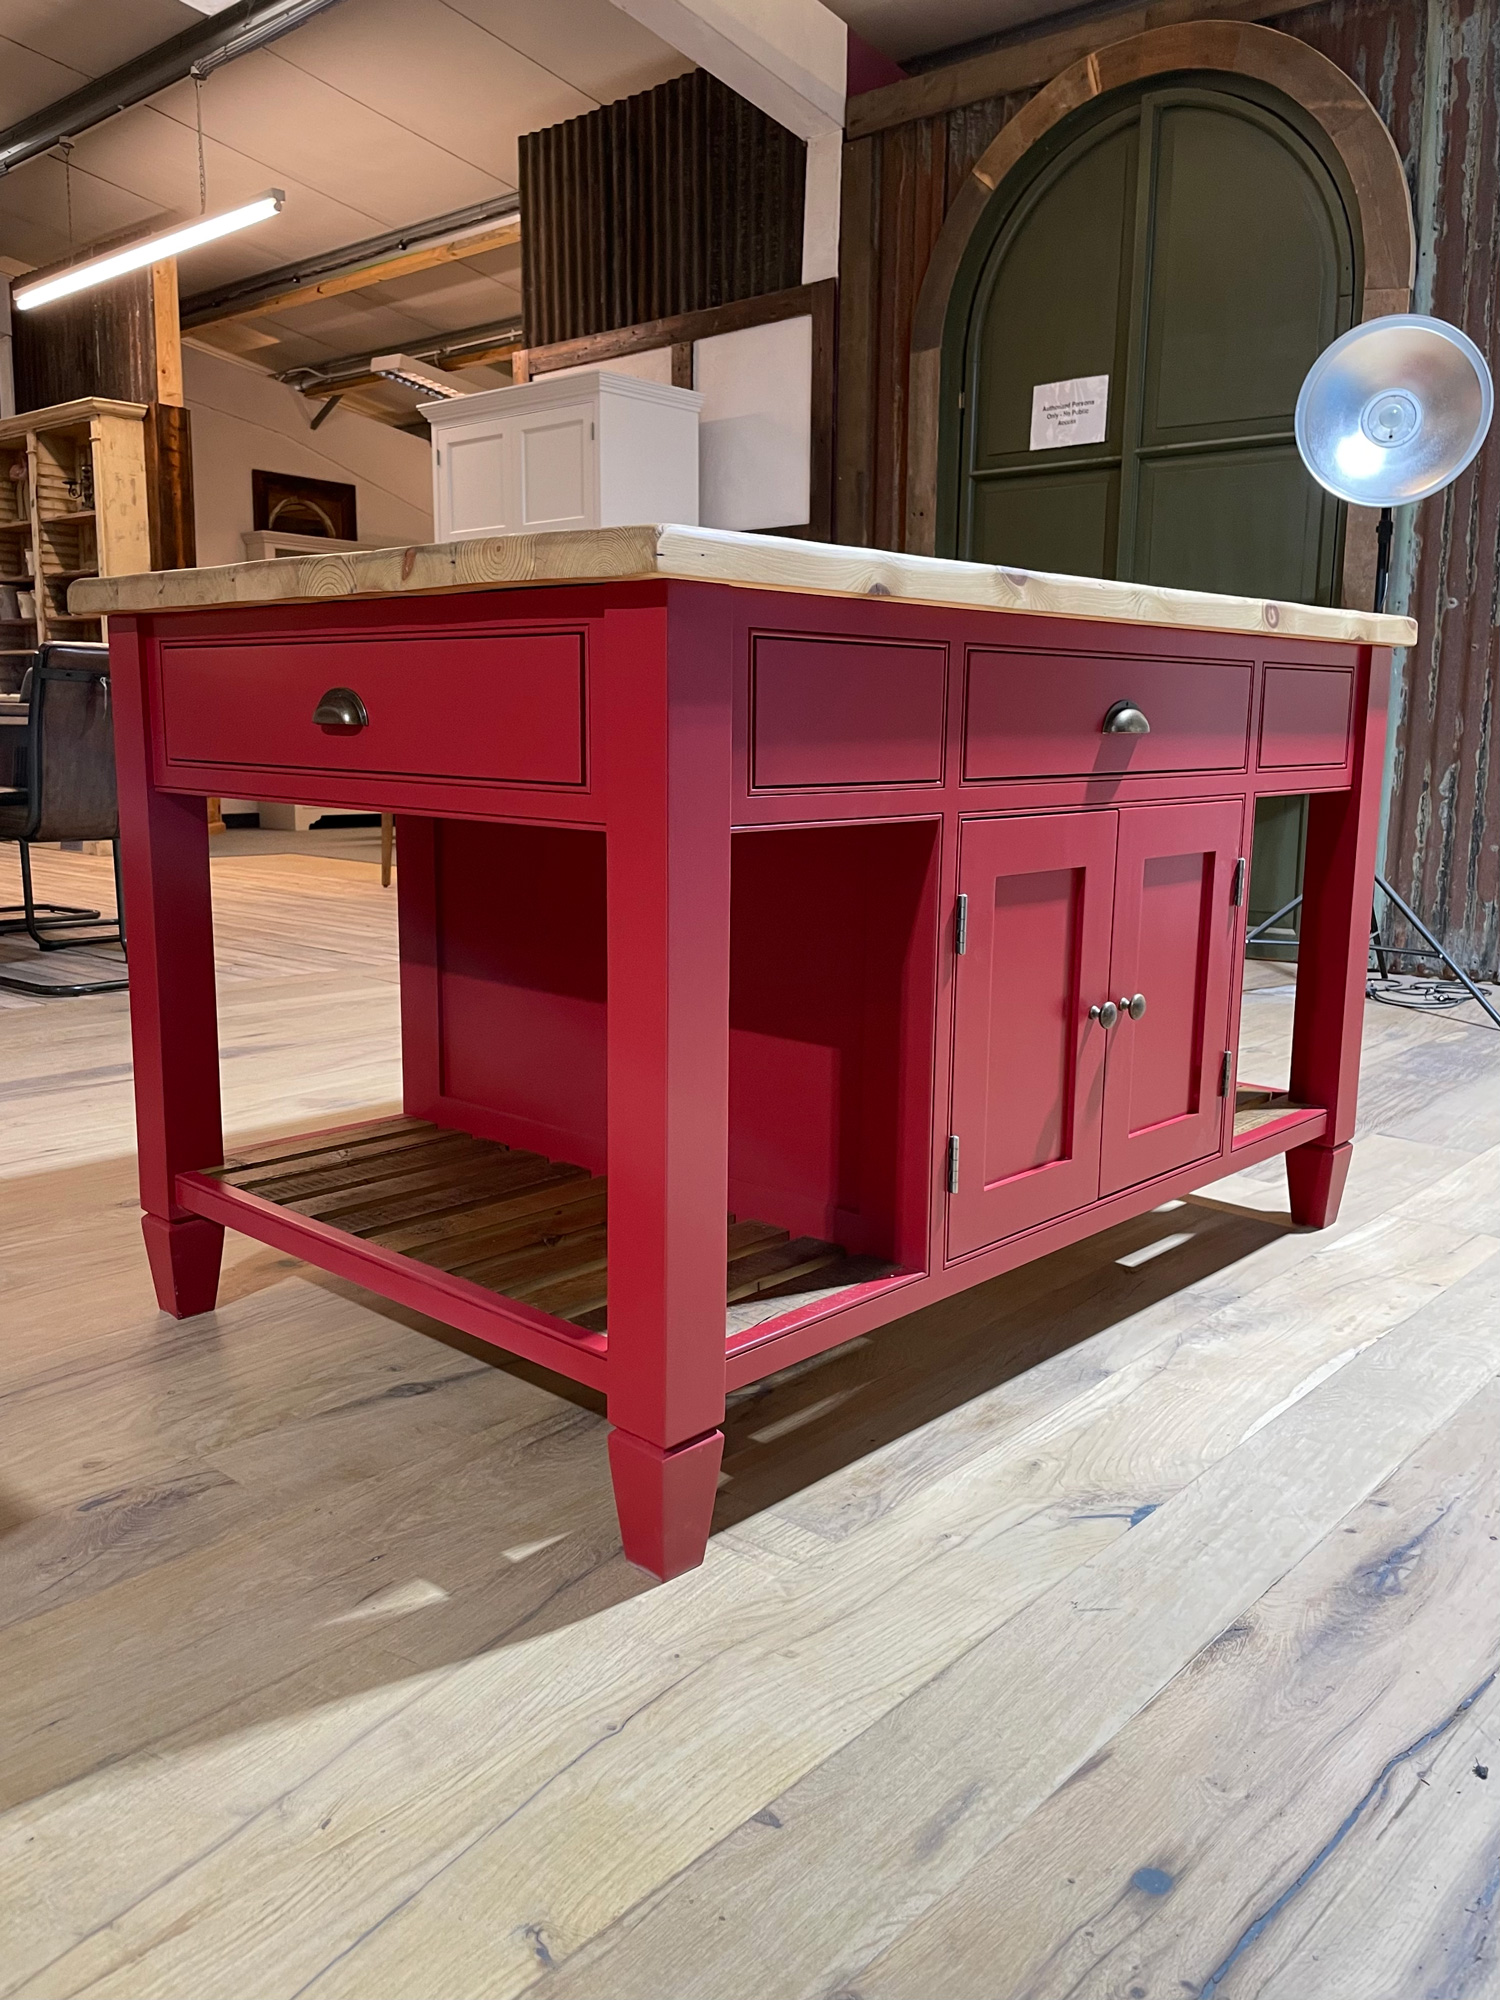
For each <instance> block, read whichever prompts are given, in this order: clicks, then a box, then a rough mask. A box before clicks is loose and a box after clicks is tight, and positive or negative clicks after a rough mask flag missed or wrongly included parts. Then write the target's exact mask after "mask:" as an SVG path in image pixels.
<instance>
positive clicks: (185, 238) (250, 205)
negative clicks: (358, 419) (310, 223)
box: [12, 188, 286, 312]
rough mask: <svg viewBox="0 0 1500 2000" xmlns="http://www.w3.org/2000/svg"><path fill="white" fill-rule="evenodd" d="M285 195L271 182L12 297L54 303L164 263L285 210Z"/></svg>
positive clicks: (17, 301) (27, 306) (24, 302)
mask: <svg viewBox="0 0 1500 2000" xmlns="http://www.w3.org/2000/svg"><path fill="white" fill-rule="evenodd" d="M285 200H286V196H285V195H284V194H283V193H282V191H281V189H280V188H268V189H267V190H266V192H265V193H264V194H258V195H257V196H256V197H255V199H254V201H247V202H245V203H243V204H242V205H241V206H240V207H239V208H228V209H225V211H224V213H223V214H222V215H200V216H199V218H198V220H197V221H196V222H186V223H184V224H183V225H182V227H181V228H180V229H169V230H166V231H165V232H164V233H163V234H162V235H160V236H147V237H144V238H143V239H142V240H141V241H140V242H139V243H131V244H127V246H126V247H125V248H124V249H123V250H111V251H110V252H108V254H107V255H105V256H103V257H90V258H89V260H88V261H87V263H83V264H75V265H74V266H73V267H72V269H71V270H68V271H59V272H58V274H57V276H56V277H53V278H43V279H42V280H41V281H40V282H39V283H37V284H35V285H22V286H20V287H18V288H17V290H16V292H15V293H14V295H13V298H12V303H13V304H14V305H15V306H17V307H18V308H19V310H20V311H22V312H30V310H31V309H32V307H33V306H45V305H50V304H51V303H52V301H53V300H54V299H65V298H67V297H69V296H70V294H72V293H73V292H85V291H87V290H88V289H89V287H90V286H91V285H107V284H108V283H109V281H110V279H111V278H118V277H121V276H123V274H124V273H125V272H126V271H138V270H139V269H140V267H141V266H142V264H159V263H160V262H161V261H162V260H163V258H166V257H180V256H181V255H182V253H183V251H184V250H196V249H197V247H198V245H199V244H200V243H212V242H214V241H216V240H217V238H219V237H220V236H231V235H233V233H234V231H235V230H236V229H248V228H249V227H250V224H251V223H252V222H265V221H267V220H268V219H269V218H270V217H271V216H273V215H279V214H280V213H281V205H282V203H283V202H284V201H285Z"/></svg>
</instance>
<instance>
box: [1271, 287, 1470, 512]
mask: <svg viewBox="0 0 1500 2000" xmlns="http://www.w3.org/2000/svg"><path fill="white" fill-rule="evenodd" d="M1494 404H1495V391H1494V385H1493V383H1492V382H1491V380H1490V371H1489V369H1488V367H1487V366H1486V365H1485V359H1484V356H1483V355H1482V354H1481V353H1480V351H1479V349H1478V348H1477V347H1476V346H1475V345H1474V343H1473V341H1472V340H1470V338H1469V336H1468V335H1467V334H1466V333H1461V332H1460V331H1459V329H1458V328H1457V327H1456V326H1449V325H1448V324H1447V323H1446V321H1444V320H1440V319H1429V318H1427V317H1426V316H1425V315H1424V314H1422V313H1392V314H1391V315H1390V316H1389V317H1388V318H1386V319H1372V320H1369V321H1367V322H1366V323H1365V325H1363V326H1356V327H1351V328H1350V330H1349V331H1348V333H1346V334H1344V335H1343V336H1342V337H1341V338H1340V339H1338V340H1336V341H1334V343H1333V345H1332V346H1331V347H1327V348H1325V349H1324V350H1323V352H1322V353H1321V354H1320V355H1319V356H1318V358H1317V360H1316V361H1315V362H1314V363H1313V365H1312V367H1311V368H1310V369H1309V370H1308V372H1307V380H1306V381H1305V382H1304V383H1303V384H1302V392H1301V394H1300V395H1299V396H1298V398H1297V418H1296V425H1297V449H1298V451H1299V452H1301V454H1302V460H1303V463H1304V464H1305V465H1306V467H1307V469H1308V471H1309V472H1310V473H1311V474H1312V476H1313V478H1314V479H1316V480H1317V482H1318V484H1319V485H1320V486H1326V487H1327V489H1328V491H1329V492H1330V493H1335V494H1337V495H1338V497H1339V499H1341V500H1353V501H1355V502H1357V503H1358V504H1359V505H1361V506H1364V507H1400V506H1404V505H1406V504H1407V503H1408V502H1410V501H1413V500H1425V499H1426V498H1427V497H1428V495H1429V494H1433V493H1440V492H1441V491H1442V489H1443V488H1444V487H1445V486H1447V485H1449V484H1450V483H1451V482H1452V481H1453V480H1455V479H1456V478H1457V477H1458V475H1459V474H1460V473H1461V472H1462V471H1463V469H1464V467H1465V466H1466V465H1468V464H1469V462H1470V461H1471V460H1472V459H1473V457H1474V455H1475V453H1476V452H1477V451H1478V450H1479V447H1480V446H1481V445H1482V444H1483V443H1484V438H1485V432H1486V431H1487V430H1488V429H1489V427H1490V417H1491V414H1492V413H1493V410H1494Z"/></svg>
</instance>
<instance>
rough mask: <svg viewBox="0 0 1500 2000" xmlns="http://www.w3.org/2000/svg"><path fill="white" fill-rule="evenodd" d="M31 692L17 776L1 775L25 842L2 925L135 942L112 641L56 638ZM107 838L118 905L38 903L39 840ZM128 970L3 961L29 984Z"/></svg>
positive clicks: (39, 938) (1, 797)
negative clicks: (60, 969) (49, 975)
mask: <svg viewBox="0 0 1500 2000" xmlns="http://www.w3.org/2000/svg"><path fill="white" fill-rule="evenodd" d="M21 693H22V695H23V697H24V698H25V699H26V701H27V704H28V707H27V717H26V727H25V730H24V731H22V730H19V729H8V730H7V731H6V732H5V733H6V735H7V736H16V737H19V738H20V739H21V740H20V745H19V748H18V749H17V750H16V751H14V752H13V753H12V769H11V773H10V782H9V784H8V785H0V840H13V841H15V842H16V843H17V845H18V846H19V848H20V850H21V892H22V896H23V897H24V901H23V902H21V903H19V904H13V905H11V906H10V907H9V908H5V909H0V931H4V932H9V933H16V932H22V931H24V932H25V934H26V935H27V936H28V937H29V938H30V939H31V941H32V943H33V944H35V945H36V946H37V948H38V950H40V951H70V950H75V949H76V948H77V947H78V946H80V945H85V944H118V945H120V946H122V947H123V945H124V943H125V923H124V909H125V905H124V901H123V898H122V897H121V894H120V840H119V834H120V818H119V809H118V806H117V803H116V797H115V744H114V720H113V717H112V716H111V714H110V703H109V648H108V647H107V646H101V645H88V644H85V643H84V642H82V641H78V642H73V643H67V642H65V643H62V644H52V645H46V646H43V647H41V648H40V650H39V651H38V652H37V655H36V658H35V660H34V661H33V662H32V665H31V666H30V667H29V668H28V669H27V672H26V676H25V678H24V680H23V681H22V683H21ZM50 840H107V841H109V842H110V843H111V845H112V847H113V849H114V862H115V910H116V913H117V914H116V915H115V916H114V917H113V918H106V919H103V920H102V923H101V919H100V913H99V911H98V910H86V909H80V908H75V907H73V906H71V905H68V904H60V903H38V902H37V900H36V896H35V893H34V891H33V888H32V880H31V847H32V843H33V842H34V841H50ZM128 983H129V982H128V980H126V979H123V978H110V979H96V980H89V981H86V982H73V983H71V984H69V983H64V982H61V981H49V980H45V979H31V978H27V977H25V976H23V975H21V974H19V973H18V972H17V970H16V966H15V964H14V961H10V962H7V963H5V965H4V968H3V970H0V986H7V987H10V988H12V989H13V990H14V991H16V992H19V993H34V994H63V995H67V994H79V993H113V992H117V991H118V990H119V989H120V988H121V987H123V986H125V985H127V984H128Z"/></svg>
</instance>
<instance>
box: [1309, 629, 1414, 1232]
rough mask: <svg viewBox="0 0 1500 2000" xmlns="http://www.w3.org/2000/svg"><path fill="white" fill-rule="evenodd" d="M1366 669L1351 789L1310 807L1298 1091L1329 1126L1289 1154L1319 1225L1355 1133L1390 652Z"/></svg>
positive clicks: (1325, 1219) (1328, 1218) (1333, 1210)
mask: <svg viewBox="0 0 1500 2000" xmlns="http://www.w3.org/2000/svg"><path fill="white" fill-rule="evenodd" d="M1362 672H1363V673H1365V674H1367V675H1368V676H1369V697H1370V698H1369V707H1368V710H1367V713H1366V718H1365V727H1364V729H1363V731H1362V732H1361V734H1360V736H1359V738H1358V739H1357V741H1356V743H1355V746H1354V769H1353V772H1352V774H1351V777H1352V782H1351V785H1350V788H1349V790H1348V791H1346V792H1324V793H1321V794H1318V795H1315V796H1314V797H1313V798H1312V800H1311V801H1310V802H1309V806H1308V814H1307V854H1306V859H1305V861H1304V864H1303V892H1302V923H1301V928H1300V932H1299V937H1298V945H1297V1006H1296V1014H1295V1016H1294V1019H1293V1025H1292V1074H1291V1094H1292V1100H1293V1102H1294V1103H1297V1104H1316V1105H1321V1106H1322V1107H1323V1108H1324V1109H1325V1110H1326V1111H1327V1113H1328V1125H1327V1128H1326V1130H1325V1131H1324V1133H1323V1135H1322V1137H1321V1138H1319V1139H1315V1140H1314V1141H1313V1142H1312V1144H1311V1145H1307V1146H1299V1147H1297V1148H1296V1150H1295V1151H1293V1152H1290V1153H1288V1154H1287V1162H1286V1170H1287V1182H1288V1185H1289V1187H1290V1189H1291V1204H1292V1216H1293V1219H1294V1220H1295V1221H1297V1222H1301V1223H1305V1224H1308V1225H1309V1226H1311V1227H1312V1228H1315V1229H1322V1228H1325V1227H1326V1226H1327V1224H1328V1223H1330V1222H1332V1221H1333V1219H1334V1217H1335V1216H1336V1215H1337V1214H1338V1207H1339V1196H1340V1195H1341V1194H1342V1193H1343V1191H1344V1180H1345V1178H1346V1176H1347V1174H1348V1172H1349V1142H1350V1140H1351V1139H1352V1138H1353V1137H1354V1114H1355V1107H1356V1104H1357V1101H1358V1098H1359V1051H1360V1038H1361V1036H1362V1034H1363V1032H1364V1011H1365V984H1366V979H1367V967H1368V963H1369V944H1370V899H1371V896H1372V894H1373V892H1374V886H1375V841H1376V835H1377V832H1378V829H1379V819H1380V781H1381V773H1382V771H1383V770H1384V768H1385V711H1386V695H1387V691H1388V690H1389V687H1390V673H1391V667H1390V654H1389V653H1388V652H1384V651H1381V652H1377V653H1375V654H1373V655H1372V656H1370V657H1369V658H1368V659H1367V662H1366V664H1365V665H1364V667H1363V668H1362ZM1356 713H1358V707H1357V705H1356Z"/></svg>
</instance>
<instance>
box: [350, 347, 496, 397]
mask: <svg viewBox="0 0 1500 2000" xmlns="http://www.w3.org/2000/svg"><path fill="white" fill-rule="evenodd" d="M370 373H371V374H372V375H382V376H384V377H385V379H386V381H387V382H399V383H401V384H402V386H403V387H404V388H407V389H419V390H420V391H421V392H422V394H423V395H424V396H446V397H448V398H450V399H451V398H453V397H455V396H467V395H470V394H472V391H471V390H468V389H465V388H462V387H461V386H460V385H459V384H458V383H457V382H453V381H450V380H449V379H448V377H447V376H445V375H443V374H440V373H439V371H438V370H437V369H436V368H424V367H423V365H422V363H421V362H420V361H414V360H413V359H412V357H411V356H410V355H409V354H376V355H373V356H372V357H371V359H370Z"/></svg>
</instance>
